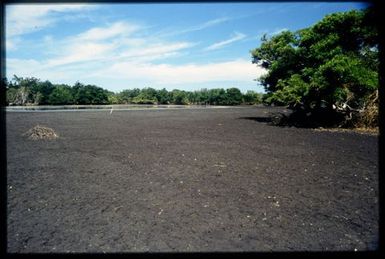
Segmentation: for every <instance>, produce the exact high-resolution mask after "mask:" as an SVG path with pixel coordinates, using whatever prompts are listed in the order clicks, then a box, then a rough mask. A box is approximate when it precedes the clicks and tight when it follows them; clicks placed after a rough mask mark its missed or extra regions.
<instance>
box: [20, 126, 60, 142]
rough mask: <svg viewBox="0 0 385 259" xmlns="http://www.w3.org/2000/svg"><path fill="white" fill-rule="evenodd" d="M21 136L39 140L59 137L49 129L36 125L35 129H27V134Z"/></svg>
mask: <svg viewBox="0 0 385 259" xmlns="http://www.w3.org/2000/svg"><path fill="white" fill-rule="evenodd" d="M23 136H27V137H28V139H32V140H39V139H47V140H52V139H56V138H58V137H59V135H58V134H57V133H56V132H55V131H54V130H53V129H51V128H48V127H44V126H40V125H36V126H35V127H33V128H31V129H29V130H28V131H27V132H25V133H24V134H23Z"/></svg>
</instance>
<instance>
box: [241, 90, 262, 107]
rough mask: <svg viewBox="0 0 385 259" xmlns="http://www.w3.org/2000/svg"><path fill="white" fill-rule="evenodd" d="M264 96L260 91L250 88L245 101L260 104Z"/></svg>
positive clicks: (244, 98) (244, 97)
mask: <svg viewBox="0 0 385 259" xmlns="http://www.w3.org/2000/svg"><path fill="white" fill-rule="evenodd" d="M262 96H263V95H262V94H260V93H257V92H254V91H250V90H249V91H247V92H246V94H245V95H244V96H243V101H244V103H245V104H260V103H262Z"/></svg>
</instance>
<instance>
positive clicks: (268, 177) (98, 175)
mask: <svg viewBox="0 0 385 259" xmlns="http://www.w3.org/2000/svg"><path fill="white" fill-rule="evenodd" d="M269 111H271V110H270V109H268V108H230V109H195V110H177V109H176V110H167V109H162V110H147V111H114V112H113V113H112V114H110V111H95V112H91V111H79V112H40V113H37V112H8V113H7V121H6V123H7V159H8V184H7V188H8V198H7V201H8V211H7V216H8V233H7V236H8V243H7V244H8V252H131V251H139V252H142V251H152V252H157V251H162V252H173V251H195V252H197V251H270V250H273V251H293V250H294V251H304V250H305V251H320V250H345V251H346V250H349V251H353V250H355V249H357V250H358V251H360V250H375V249H378V220H379V216H378V198H377V197H378V151H377V147H378V143H377V140H378V138H377V137H376V136H370V135H362V134H357V133H349V132H347V133H345V132H344V133H339V132H318V131H314V130H312V129H298V128H281V127H275V126H270V125H268V124H266V123H264V122H263V121H264V120H265V119H263V117H266V116H267V112H269ZM255 117H257V118H255ZM37 124H40V125H44V126H47V127H50V128H53V129H54V130H55V131H56V132H57V133H58V134H59V136H60V137H59V138H57V139H55V140H38V141H34V140H29V139H27V138H25V137H23V136H22V134H23V133H25V132H26V131H27V130H28V129H30V128H32V127H34V126H35V125H37Z"/></svg>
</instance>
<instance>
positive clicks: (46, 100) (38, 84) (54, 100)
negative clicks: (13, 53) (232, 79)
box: [6, 76, 263, 105]
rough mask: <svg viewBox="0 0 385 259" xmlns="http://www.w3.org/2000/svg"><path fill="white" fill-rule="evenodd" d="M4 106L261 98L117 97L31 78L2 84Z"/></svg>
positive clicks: (219, 94) (148, 91)
mask: <svg viewBox="0 0 385 259" xmlns="http://www.w3.org/2000/svg"><path fill="white" fill-rule="evenodd" d="M6 88H7V91H6V102H7V105H71V104H80V105H86V104H197V105H203V104H206V105H240V104H248V105H253V104H260V103H261V102H262V97H263V94H261V93H257V92H255V91H247V92H246V93H245V94H243V93H242V92H241V91H240V90H239V89H238V88H228V89H226V90H225V89H223V88H216V89H205V88H204V89H201V90H198V91H183V90H177V89H174V90H172V91H168V90H166V89H165V88H163V89H161V90H157V89H154V88H151V87H146V88H143V89H139V88H134V89H127V90H123V91H121V92H119V93H114V92H112V91H108V90H106V89H103V88H101V87H98V86H95V85H85V84H82V83H79V82H77V83H75V84H74V85H73V86H70V85H66V84H52V83H51V82H50V81H41V80H40V79H37V78H34V77H27V78H23V77H17V76H14V77H13V79H12V80H10V81H6Z"/></svg>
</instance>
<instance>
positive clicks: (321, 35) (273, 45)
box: [251, 9, 379, 112]
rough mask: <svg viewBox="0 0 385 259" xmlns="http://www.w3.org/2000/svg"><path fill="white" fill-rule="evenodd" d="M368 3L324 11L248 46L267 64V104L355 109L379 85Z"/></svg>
mask: <svg viewBox="0 0 385 259" xmlns="http://www.w3.org/2000/svg"><path fill="white" fill-rule="evenodd" d="M377 35H378V34H377V29H376V26H375V23H374V19H373V13H372V10H371V9H367V10H352V11H349V12H340V13H334V14H330V15H327V16H325V17H324V18H323V19H322V20H321V21H320V22H318V23H316V24H315V25H313V26H311V27H309V28H305V29H302V30H299V31H296V32H291V31H284V32H282V33H280V34H278V35H275V36H273V37H271V38H268V37H266V36H264V37H263V38H262V44H261V46H260V47H258V48H256V49H254V50H252V51H251V54H252V58H253V63H256V64H258V65H259V66H262V67H264V68H266V69H267V70H268V73H267V74H266V75H265V76H263V77H261V78H260V82H261V83H262V85H264V87H265V90H266V92H267V95H266V96H265V102H267V103H269V104H279V105H290V106H291V107H297V108H298V107H301V109H304V110H305V111H307V112H309V111H310V112H318V111H320V110H325V109H326V110H330V111H336V110H346V109H350V110H359V109H362V108H363V107H364V106H365V103H366V101H367V98H368V96H370V95H371V94H372V93H373V92H374V91H375V90H376V89H378V85H379V82H378V66H379V58H378V36H377Z"/></svg>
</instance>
